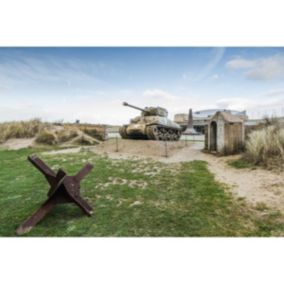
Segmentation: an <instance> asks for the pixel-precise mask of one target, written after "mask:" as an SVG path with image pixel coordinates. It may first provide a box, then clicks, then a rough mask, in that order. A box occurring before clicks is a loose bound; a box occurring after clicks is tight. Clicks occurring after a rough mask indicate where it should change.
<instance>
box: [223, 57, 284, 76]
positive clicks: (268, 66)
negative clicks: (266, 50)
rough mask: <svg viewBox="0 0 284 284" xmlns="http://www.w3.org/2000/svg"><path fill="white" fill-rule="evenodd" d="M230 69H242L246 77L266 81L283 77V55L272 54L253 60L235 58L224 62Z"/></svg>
mask: <svg viewBox="0 0 284 284" xmlns="http://www.w3.org/2000/svg"><path fill="white" fill-rule="evenodd" d="M226 66H227V67H228V68H230V69H235V70H237V69H244V70H246V72H245V73H244V75H245V76H246V77H247V78H248V79H252V80H262V81H268V80H273V79H284V56H283V55H274V56H270V57H266V58H258V59H254V60H249V59H244V58H241V57H239V58H235V59H232V60H230V61H228V62H227V63H226Z"/></svg>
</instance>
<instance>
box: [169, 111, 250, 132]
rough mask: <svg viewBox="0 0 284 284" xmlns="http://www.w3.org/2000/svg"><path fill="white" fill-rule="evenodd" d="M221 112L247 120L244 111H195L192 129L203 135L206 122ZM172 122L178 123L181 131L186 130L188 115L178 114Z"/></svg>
mask: <svg viewBox="0 0 284 284" xmlns="http://www.w3.org/2000/svg"><path fill="white" fill-rule="evenodd" d="M218 111H222V112H225V113H229V114H232V115H235V116H237V117H239V118H241V119H243V120H244V121H246V120H247V119H248V116H247V114H246V111H237V110H229V109H207V110H201V111H196V112H194V113H193V128H194V129H195V130H196V131H197V132H200V133H205V127H206V125H207V124H208V121H209V120H210V119H211V118H212V117H213V115H214V114H215V113H216V112H218ZM174 121H175V122H176V123H178V124H179V125H180V126H181V127H182V128H183V130H185V129H186V127H187V123H188V114H186V113H179V114H176V115H175V116H174Z"/></svg>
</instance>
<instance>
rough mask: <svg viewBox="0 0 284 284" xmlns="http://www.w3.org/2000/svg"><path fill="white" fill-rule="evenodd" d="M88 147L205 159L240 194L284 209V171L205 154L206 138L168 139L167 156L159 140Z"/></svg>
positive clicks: (119, 155) (127, 154)
mask: <svg viewBox="0 0 284 284" xmlns="http://www.w3.org/2000/svg"><path fill="white" fill-rule="evenodd" d="M81 148H82V147H80V148H73V149H67V150H59V151H54V152H51V153H53V154H59V153H62V154H63V153H68V152H73V153H75V152H78V151H80V149H81ZM87 148H88V149H89V150H90V151H93V152H95V153H97V154H107V155H108V156H109V157H110V158H112V159H128V158H133V157H138V158H145V157H146V158H148V157H149V158H152V159H155V160H157V161H160V162H163V163H179V162H186V161H193V160H202V161H206V162H207V163H208V167H209V169H210V171H211V172H212V173H213V174H214V175H215V178H216V179H217V180H218V181H220V182H222V183H225V184H227V185H228V186H229V188H230V190H231V191H232V192H233V193H234V194H235V195H236V196H237V197H244V198H245V199H246V200H247V201H248V202H250V203H252V204H253V205H256V204H258V203H265V204H266V205H267V206H269V207H271V208H274V209H277V210H280V211H282V212H284V173H283V174H282V173H281V174H277V173H274V172H271V171H267V170H263V169H254V170H252V169H235V168H232V167H231V166H229V165H228V164H227V162H228V161H229V160H231V159H236V158H237V156H229V157H216V156H214V155H210V154H205V153H203V152H202V151H201V150H202V148H203V142H196V143H193V144H192V143H187V145H186V144H185V142H184V141H179V142H176V143H175V142H174V143H168V144H167V153H168V157H165V145H164V143H163V142H158V141H139V140H136V141H135V140H119V141H118V152H117V151H116V141H115V139H111V140H109V141H106V142H104V143H101V144H100V145H97V146H92V147H87Z"/></svg>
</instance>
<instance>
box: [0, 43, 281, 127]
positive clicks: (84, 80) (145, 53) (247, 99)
mask: <svg viewBox="0 0 284 284" xmlns="http://www.w3.org/2000/svg"><path fill="white" fill-rule="evenodd" d="M0 98H1V105H0V120H1V121H7V120H18V119H29V118H33V117H40V118H42V119H44V120H49V121H54V120H62V119H63V120H65V121H74V120H75V119H80V120H81V121H85V122H95V123H111V124H120V123H126V122H127V121H128V120H129V118H130V117H131V116H135V115H137V112H136V111H135V110H130V109H126V108H125V107H123V106H122V102H123V101H128V102H130V103H132V104H137V105H139V106H147V105H154V106H157V105H160V106H163V107H166V108H167V109H168V111H169V115H170V118H173V116H174V114H176V113H180V112H187V111H188V108H193V109H194V110H201V109H207V108H219V107H221V108H232V109H237V110H244V109H246V110H247V111H248V113H249V115H250V116H251V117H261V116H263V115H264V114H273V113H275V114H278V115H284V48H221V47H220V48H114V47H113V48H0Z"/></svg>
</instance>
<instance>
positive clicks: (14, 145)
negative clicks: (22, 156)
mask: <svg viewBox="0 0 284 284" xmlns="http://www.w3.org/2000/svg"><path fill="white" fill-rule="evenodd" d="M34 141H35V138H17V139H16V138H13V139H9V140H7V141H6V142H4V143H3V144H1V145H0V148H6V149H9V150H19V149H23V148H28V147H32V146H33V144H34Z"/></svg>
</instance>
